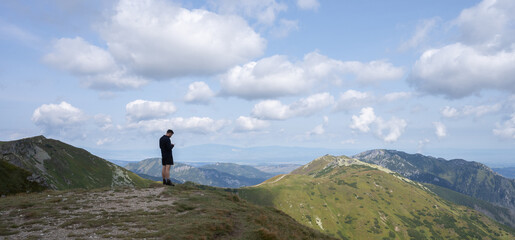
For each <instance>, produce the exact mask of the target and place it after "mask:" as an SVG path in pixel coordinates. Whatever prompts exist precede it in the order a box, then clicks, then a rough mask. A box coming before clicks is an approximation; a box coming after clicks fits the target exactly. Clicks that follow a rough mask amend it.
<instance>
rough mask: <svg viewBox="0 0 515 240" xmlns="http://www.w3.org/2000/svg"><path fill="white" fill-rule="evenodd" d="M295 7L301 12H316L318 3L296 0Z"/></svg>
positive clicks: (316, 0) (311, 0) (308, 0)
mask: <svg viewBox="0 0 515 240" xmlns="http://www.w3.org/2000/svg"><path fill="white" fill-rule="evenodd" d="M297 6H298V7H299V8H300V9H302V10H317V9H318V7H320V3H319V2H318V0H297Z"/></svg>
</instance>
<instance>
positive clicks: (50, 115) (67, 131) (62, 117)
mask: <svg viewBox="0 0 515 240" xmlns="http://www.w3.org/2000/svg"><path fill="white" fill-rule="evenodd" d="M87 118H88V117H87V115H86V114H84V112H83V111H82V110H80V109H78V108H76V107H74V106H72V105H71V104H69V103H67V102H64V101H63V102H61V103H59V104H43V105H41V106H39V107H38V108H36V110H34V113H33V114H32V122H34V124H36V125H37V126H39V127H41V128H42V129H43V131H44V132H45V133H49V134H58V135H61V136H66V137H71V138H75V137H84V136H85V135H84V134H83V133H82V132H81V131H80V128H81V125H82V124H83V123H85V122H86V120H87Z"/></svg>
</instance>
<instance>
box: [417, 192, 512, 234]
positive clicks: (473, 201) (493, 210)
mask: <svg viewBox="0 0 515 240" xmlns="http://www.w3.org/2000/svg"><path fill="white" fill-rule="evenodd" d="M424 186H426V187H427V188H429V189H430V190H431V191H432V192H434V193H436V194H437V195H438V196H439V197H441V198H443V199H445V200H447V201H451V202H453V203H455V204H459V205H463V206H467V207H470V208H472V209H475V210H477V211H479V212H481V213H483V214H485V215H487V216H489V217H490V218H492V219H494V220H496V221H498V222H500V223H503V224H505V225H508V226H511V227H512V228H513V227H514V226H515V218H514V217H513V216H515V210H513V209H508V208H505V207H501V206H497V205H494V204H492V203H489V202H486V201H483V200H479V199H477V198H473V197H470V196H467V195H465V194H461V193H459V192H455V191H453V190H450V189H448V188H444V187H440V186H436V185H433V184H429V183H425V184H424Z"/></svg>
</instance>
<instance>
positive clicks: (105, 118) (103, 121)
mask: <svg viewBox="0 0 515 240" xmlns="http://www.w3.org/2000/svg"><path fill="white" fill-rule="evenodd" d="M93 118H94V120H95V123H96V125H97V126H98V127H99V128H100V130H102V131H107V130H110V129H112V128H113V127H114V126H113V120H112V119H111V116H109V115H106V114H97V115H95V116H94V117H93Z"/></svg>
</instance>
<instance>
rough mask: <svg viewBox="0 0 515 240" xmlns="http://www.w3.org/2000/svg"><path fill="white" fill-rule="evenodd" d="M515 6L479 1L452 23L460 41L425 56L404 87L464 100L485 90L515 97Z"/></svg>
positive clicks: (505, 0) (499, 0) (492, 0)
mask: <svg viewBox="0 0 515 240" xmlns="http://www.w3.org/2000/svg"><path fill="white" fill-rule="evenodd" d="M513 12H515V3H514V2H513V1H511V0H483V1H482V2H480V3H479V4H478V5H476V6H474V7H472V8H469V9H465V10H463V11H462V12H461V14H460V16H459V17H458V18H457V19H456V20H454V21H453V23H454V25H455V26H457V28H458V31H460V33H461V36H460V38H459V42H456V43H452V44H448V45H446V46H443V47H440V48H433V49H429V50H427V51H425V52H424V53H423V54H422V55H421V56H420V58H419V59H418V60H417V61H416V62H415V64H414V66H413V68H412V71H411V74H410V75H409V77H408V82H410V83H411V84H412V85H413V86H415V87H416V88H417V89H418V90H420V91H423V92H427V93H430V94H435V95H444V96H446V97H448V98H463V97H466V96H469V95H473V94H479V93H481V92H482V91H483V90H487V89H494V90H499V91H508V92H512V93H513V92H515V68H513V66H514V65H515V45H514V44H513V42H515V29H514V28H513V25H514V24H515V15H513Z"/></svg>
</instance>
